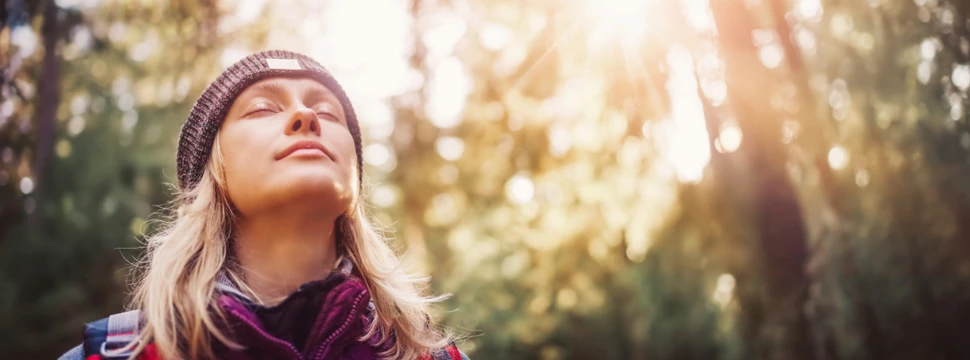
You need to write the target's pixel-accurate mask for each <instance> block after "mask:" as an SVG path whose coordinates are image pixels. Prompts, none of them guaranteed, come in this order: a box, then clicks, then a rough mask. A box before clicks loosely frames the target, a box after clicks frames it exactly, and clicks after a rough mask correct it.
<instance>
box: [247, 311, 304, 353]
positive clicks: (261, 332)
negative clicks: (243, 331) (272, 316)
mask: <svg viewBox="0 0 970 360" xmlns="http://www.w3.org/2000/svg"><path fill="white" fill-rule="evenodd" d="M229 313H230V314H232V315H234V316H235V317H236V318H237V319H239V320H242V322H244V323H246V325H248V326H249V327H250V328H252V329H253V330H256V332H257V333H259V335H260V336H262V337H263V338H264V339H266V340H269V341H271V342H273V343H275V344H277V345H280V346H282V347H283V348H285V349H286V350H289V351H290V353H291V355H293V358H294V359H303V355H302V354H300V351H299V350H297V349H296V347H295V346H293V344H290V343H289V342H286V341H283V340H280V339H277V338H276V337H275V336H273V335H270V334H269V333H267V332H266V331H265V330H263V329H262V328H260V327H259V326H257V325H256V324H254V323H253V322H252V321H251V320H249V318H247V317H245V316H242V315H241V314H239V313H238V311H236V310H234V309H230V310H229Z"/></svg>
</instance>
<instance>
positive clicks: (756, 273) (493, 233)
mask: <svg viewBox="0 0 970 360" xmlns="http://www.w3.org/2000/svg"><path fill="white" fill-rule="evenodd" d="M3 5H4V6H3V7H2V8H0V21H2V26H0V64H2V73H0V358H4V359H23V358H54V357H56V356H57V355H59V354H60V353H61V352H63V351H65V350H67V349H68V348H69V347H71V346H73V345H75V344H77V343H78V342H79V341H80V339H81V330H82V328H83V323H84V322H88V321H93V320H95V319H98V318H102V317H105V316H108V315H109V314H112V313H116V312H119V311H121V310H122V309H123V304H124V300H125V296H126V294H127V281H128V271H127V265H128V264H129V262H131V261H133V260H134V259H136V258H137V257H138V256H139V254H140V248H139V247H140V243H139V241H140V239H142V238H143V236H144V234H146V233H151V231H152V230H153V225H152V224H153V222H152V221H153V219H158V217H159V215H158V214H157V213H156V212H157V211H158V210H159V206H161V205H162V204H164V203H165V202H166V201H168V200H170V199H171V196H172V194H173V191H172V190H173V187H172V185H171V184H173V183H175V182H176V180H175V166H174V165H175V161H174V157H175V147H176V139H177V136H178V131H179V128H180V126H181V124H182V122H183V121H184V119H185V117H186V115H187V114H188V111H189V109H190V108H191V106H192V105H193V103H194V101H195V99H196V98H197V96H198V95H199V94H200V93H201V92H202V90H203V89H204V87H205V86H206V85H207V84H208V83H209V82H210V81H211V80H213V79H214V78H215V76H216V75H218V74H219V73H220V72H221V71H222V70H223V69H224V68H226V67H227V66H228V65H230V64H231V63H233V62H234V61H235V60H237V59H240V58H242V57H243V56H245V55H247V54H249V53H251V52H254V51H258V50H263V49H289V50H295V51H299V52H304V53H307V54H309V55H311V56H313V57H315V58H316V59H318V60H319V61H320V62H321V63H323V64H324V65H325V66H327V67H328V68H329V69H330V70H331V71H332V72H333V73H334V74H335V76H336V77H337V78H338V80H340V81H341V83H342V84H343V85H344V87H345V88H346V89H347V90H348V92H349V94H350V97H351V99H352V101H353V102H354V104H355V107H356V108H357V109H358V111H359V117H360V121H361V123H362V127H363V132H364V138H365V139H364V143H365V149H364V160H365V164H366V169H365V174H366V181H365V182H366V184H367V193H368V199H369V202H370V204H371V213H372V215H373V217H375V218H376V219H377V220H379V222H380V223H382V224H384V226H386V227H387V229H388V230H390V231H393V233H394V236H395V239H396V240H395V242H396V244H397V245H398V246H399V247H400V248H401V250H402V252H403V253H404V254H405V257H406V259H407V261H408V262H409V263H411V264H413V265H414V266H415V267H417V268H418V269H420V270H422V271H424V272H426V273H428V274H430V275H432V276H433V284H432V285H433V287H432V288H433V290H434V291H435V292H436V293H453V294H454V296H453V297H452V298H451V299H450V300H448V301H447V302H445V303H443V304H442V306H441V310H442V312H441V314H440V316H439V318H440V320H441V321H442V322H443V323H444V324H446V325H447V326H449V327H451V328H453V329H456V330H459V331H461V332H463V333H465V334H468V335H470V338H469V339H468V340H467V341H465V342H464V343H462V344H460V346H461V347H462V348H463V350H464V351H465V352H467V353H468V354H469V355H470V356H471V358H473V359H966V358H970V341H968V340H967V338H968V334H970V331H968V329H970V126H968V106H970V102H968V98H967V92H968V90H970V27H968V25H970V23H968V20H970V19H968V16H970V3H968V2H967V1H962V0H865V1H861V0H860V1H842V0H531V1H517V0H436V1H432V0H412V1H410V2H408V1H403V0H401V1H397V0H339V1H338V0H329V1H310V0H275V1H268V0H260V1H224V0H223V1H217V0H207V1H185V0H162V1H155V0H126V1H117V0H56V1H28V0H5V1H4V4H3Z"/></svg>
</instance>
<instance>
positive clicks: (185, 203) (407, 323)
mask: <svg viewBox="0 0 970 360" xmlns="http://www.w3.org/2000/svg"><path fill="white" fill-rule="evenodd" d="M222 164H223V159H222V153H221V150H220V148H219V140H218V137H217V138H216V141H214V145H213V148H212V155H211V156H210V159H209V162H208V165H207V167H206V169H205V172H204V173H203V175H202V179H201V180H200V181H199V183H198V184H197V185H195V187H193V188H191V189H187V190H183V191H182V192H181V193H180V194H178V196H177V197H176V200H175V201H174V203H173V205H174V206H173V207H174V213H173V214H172V215H170V219H168V220H167V221H164V222H163V223H164V226H163V229H162V230H161V231H160V232H158V233H156V234H155V235H153V236H150V237H149V238H148V239H147V244H146V248H147V249H146V250H147V251H146V254H145V257H144V258H143V259H142V260H141V261H140V262H139V263H138V264H137V265H138V266H137V268H138V270H140V271H138V272H137V274H138V275H137V276H136V284H135V291H134V294H133V295H134V296H133V297H132V303H131V307H132V308H140V309H141V310H142V313H143V314H144V317H145V326H144V328H143V330H142V331H141V333H140V334H139V341H138V342H137V343H134V344H132V345H131V346H132V347H135V348H134V350H135V352H134V353H135V354H138V353H140V352H141V351H142V350H143V349H144V348H145V346H146V345H147V344H148V343H149V342H153V343H154V344H155V347H156V349H157V351H158V353H159V355H161V357H162V358H164V359H186V358H191V359H196V358H214V357H215V354H214V353H213V345H214V342H213V340H217V341H219V342H221V343H222V344H224V345H225V346H227V347H229V348H231V349H242V348H245V345H246V344H240V343H237V342H235V341H233V339H232V337H231V336H230V335H229V334H226V332H225V331H223V330H222V329H224V327H220V326H223V325H224V324H225V323H224V321H225V320H226V319H225V314H224V313H223V311H222V310H221V309H220V308H219V306H218V305H217V304H216V301H215V300H216V297H217V296H218V294H217V292H216V290H215V287H214V286H215V280H216V277H217V276H218V274H219V273H220V272H222V271H225V272H227V273H228V274H229V276H230V277H231V278H233V279H235V280H237V281H239V280H240V279H241V277H240V276H239V275H238V274H236V273H234V268H236V266H235V265H236V264H234V259H233V258H232V256H231V253H232V248H231V247H232V243H231V242H230V236H229V234H230V230H231V226H232V221H233V211H232V207H231V205H230V204H231V203H230V199H229V197H228V193H227V191H226V177H225V173H224V171H223V166H222ZM361 196H362V195H361ZM359 197H360V196H359ZM362 204H363V201H354V205H353V206H352V207H351V210H350V211H348V212H347V213H346V214H345V215H343V216H341V217H340V218H339V219H338V220H337V222H336V224H335V229H336V230H337V234H338V239H337V241H338V245H337V251H338V255H339V256H346V257H349V258H350V260H351V261H352V262H353V265H354V269H355V270H356V272H357V273H358V274H359V276H360V278H361V280H362V281H363V282H364V284H365V285H366V286H367V289H368V290H369V291H370V294H371V297H372V300H373V302H374V305H375V310H376V311H375V312H376V316H375V321H373V322H372V323H371V325H370V326H369V327H368V328H367V329H366V333H365V334H364V335H363V336H362V337H361V339H360V340H361V341H366V340H370V339H371V338H374V340H376V341H378V343H382V344H383V343H385V342H386V341H393V342H394V345H393V347H391V348H390V349H389V350H388V351H386V352H384V353H382V354H381V356H383V357H386V358H394V359H414V358H417V357H419V356H421V355H422V354H426V353H428V352H429V351H430V350H431V349H435V348H439V347H442V346H444V345H446V344H447V343H448V342H449V341H450V336H449V335H448V334H445V333H443V332H442V331H440V330H438V329H437V326H435V324H434V323H432V320H431V317H430V316H429V310H430V309H429V308H430V306H431V304H432V303H434V302H437V301H440V300H442V299H443V296H439V297H427V296H424V295H422V294H421V292H422V290H423V289H424V288H425V284H426V283H427V280H428V279H427V278H426V277H419V276H415V275H413V274H411V273H409V272H407V271H404V269H403V268H402V265H401V262H400V261H399V259H398V257H397V255H396V254H395V252H394V250H393V249H391V247H390V246H389V245H388V242H387V240H388V239H387V238H386V237H384V236H383V235H382V234H381V233H380V232H378V231H377V229H375V228H374V226H373V225H371V223H370V222H368V221H367V219H366V217H365V216H364V214H363V208H362V207H363V205H362ZM240 285H241V287H242V288H243V289H247V288H248V286H246V284H244V283H240ZM375 337H376V338H375ZM391 337H393V340H390V338H391ZM132 358H134V355H133V356H132Z"/></svg>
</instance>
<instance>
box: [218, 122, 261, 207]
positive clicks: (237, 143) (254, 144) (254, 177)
mask: <svg viewBox="0 0 970 360" xmlns="http://www.w3.org/2000/svg"><path fill="white" fill-rule="evenodd" d="M243 130H245V129H241V128H238V127H231V128H226V129H224V131H223V133H222V134H220V137H219V146H220V147H221V151H222V159H223V168H224V169H225V174H226V182H227V184H226V185H227V187H228V188H229V192H230V195H238V193H239V192H238V191H235V190H238V189H245V188H246V187H248V186H250V184H251V183H253V182H256V181H258V180H259V177H260V175H259V172H260V170H262V169H264V168H265V167H266V166H265V164H264V163H262V162H261V159H262V157H261V156H260V154H259V152H258V151H257V150H258V149H262V148H265V147H266V146H267V145H266V144H263V143H262V142H261V139H260V138H259V137H257V136H253V135H254V134H255V133H254V132H251V131H243Z"/></svg>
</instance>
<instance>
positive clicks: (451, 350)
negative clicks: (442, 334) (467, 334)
mask: <svg viewBox="0 0 970 360" xmlns="http://www.w3.org/2000/svg"><path fill="white" fill-rule="evenodd" d="M421 359H422V360H468V356H465V354H464V353H462V352H461V350H458V347H457V346H455V343H451V344H448V345H447V346H445V347H443V348H440V349H436V350H433V351H431V354H428V355H426V356H423V357H421Z"/></svg>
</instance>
